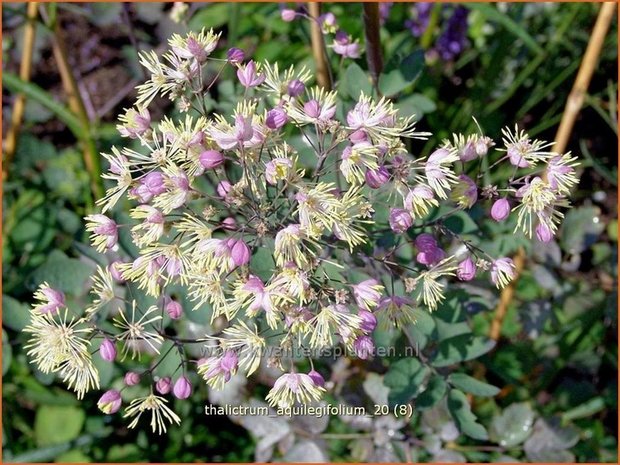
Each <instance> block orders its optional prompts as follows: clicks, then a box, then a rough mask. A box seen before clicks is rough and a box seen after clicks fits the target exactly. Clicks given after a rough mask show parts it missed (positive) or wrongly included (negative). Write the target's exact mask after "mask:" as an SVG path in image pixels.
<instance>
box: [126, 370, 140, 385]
mask: <svg viewBox="0 0 620 465" xmlns="http://www.w3.org/2000/svg"><path fill="white" fill-rule="evenodd" d="M124 381H125V384H126V385H127V386H135V385H136V384H138V383H139V382H140V375H139V374H138V373H136V372H135V371H128V372H127V373H125V378H124Z"/></svg>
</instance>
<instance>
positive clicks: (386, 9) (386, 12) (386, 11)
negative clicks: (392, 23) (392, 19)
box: [379, 2, 394, 24]
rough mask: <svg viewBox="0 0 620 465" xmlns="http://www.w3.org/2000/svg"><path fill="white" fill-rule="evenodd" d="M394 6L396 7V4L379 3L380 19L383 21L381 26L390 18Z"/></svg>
mask: <svg viewBox="0 0 620 465" xmlns="http://www.w3.org/2000/svg"><path fill="white" fill-rule="evenodd" d="M392 5H394V2H381V3H379V18H380V19H381V24H383V23H385V22H386V21H387V19H388V18H389V16H390V11H391V10H392Z"/></svg>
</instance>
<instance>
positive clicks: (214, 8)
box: [189, 3, 229, 31]
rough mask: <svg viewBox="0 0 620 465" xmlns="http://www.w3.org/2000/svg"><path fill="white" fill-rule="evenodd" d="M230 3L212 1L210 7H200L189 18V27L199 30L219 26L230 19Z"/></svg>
mask: <svg viewBox="0 0 620 465" xmlns="http://www.w3.org/2000/svg"><path fill="white" fill-rule="evenodd" d="M228 13H229V10H228V3H212V4H210V5H209V7H208V8H202V9H200V10H199V11H198V12H197V13H196V14H195V15H194V16H192V18H191V19H190V20H189V28H190V29H191V30H193V31H199V30H200V29H202V28H203V27H204V28H207V29H209V28H219V27H221V26H223V25H224V24H226V22H227V21H228Z"/></svg>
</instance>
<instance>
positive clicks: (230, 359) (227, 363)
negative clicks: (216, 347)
mask: <svg viewBox="0 0 620 465" xmlns="http://www.w3.org/2000/svg"><path fill="white" fill-rule="evenodd" d="M238 362H239V357H238V356H237V353H236V352H235V351H234V350H227V351H226V352H224V355H223V356H222V359H221V360H220V368H221V369H222V370H224V371H226V372H227V373H230V372H232V371H235V370H236V369H237V363H238Z"/></svg>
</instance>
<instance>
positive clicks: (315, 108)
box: [304, 99, 321, 118]
mask: <svg viewBox="0 0 620 465" xmlns="http://www.w3.org/2000/svg"><path fill="white" fill-rule="evenodd" d="M304 113H305V114H306V115H308V116H309V117H310V118H318V117H319V115H320V114H321V105H320V104H319V102H318V101H316V100H314V99H312V100H308V101H307V102H306V103H304Z"/></svg>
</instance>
